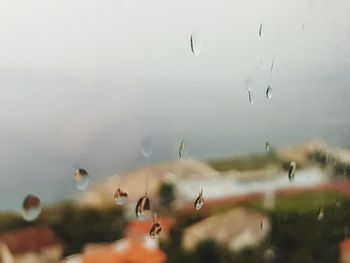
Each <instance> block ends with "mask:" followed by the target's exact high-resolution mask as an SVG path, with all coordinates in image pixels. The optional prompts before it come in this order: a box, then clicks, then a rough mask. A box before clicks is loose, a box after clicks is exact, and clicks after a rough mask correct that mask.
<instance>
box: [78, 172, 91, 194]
mask: <svg viewBox="0 0 350 263" xmlns="http://www.w3.org/2000/svg"><path fill="white" fill-rule="evenodd" d="M74 180H75V185H76V187H77V188H78V189H79V190H84V189H86V187H87V186H88V185H89V183H90V175H89V174H88V172H87V171H86V170H85V169H81V168H79V169H77V170H75V173H74Z"/></svg>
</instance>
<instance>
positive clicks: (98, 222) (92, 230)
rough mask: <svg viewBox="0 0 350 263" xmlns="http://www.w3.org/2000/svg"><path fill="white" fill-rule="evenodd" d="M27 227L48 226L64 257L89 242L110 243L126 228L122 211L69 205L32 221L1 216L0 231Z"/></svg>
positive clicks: (48, 210)
mask: <svg viewBox="0 0 350 263" xmlns="http://www.w3.org/2000/svg"><path fill="white" fill-rule="evenodd" d="M27 226H49V227H51V228H52V229H53V230H54V231H55V232H56V233H57V235H58V236H59V237H60V238H61V239H62V241H63V242H64V244H65V251H64V254H65V255H71V254H74V253H78V252H80V251H81V249H82V247H83V245H84V244H86V243H88V242H111V241H114V240H117V239H119V238H121V237H122V234H123V231H124V229H125V226H126V220H125V218H124V216H123V211H122V210H121V209H117V208H111V209H92V208H82V207H77V206H74V205H71V204H69V203H66V204H60V205H57V206H54V207H50V208H46V209H43V211H42V213H41V215H40V216H39V218H38V219H37V220H36V221H34V222H26V221H24V220H23V219H22V218H21V217H19V216H17V215H11V214H2V215H1V216H0V232H5V231H8V230H12V229H19V228H23V227H27Z"/></svg>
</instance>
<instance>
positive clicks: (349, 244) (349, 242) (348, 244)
mask: <svg viewBox="0 0 350 263" xmlns="http://www.w3.org/2000/svg"><path fill="white" fill-rule="evenodd" d="M339 247H340V251H349V250H350V238H348V239H345V240H343V241H342V242H340V244H339Z"/></svg>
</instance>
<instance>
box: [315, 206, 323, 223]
mask: <svg viewBox="0 0 350 263" xmlns="http://www.w3.org/2000/svg"><path fill="white" fill-rule="evenodd" d="M323 218H324V209H323V207H321V208H320V209H319V210H318V215H317V220H318V221H321V220H322V219H323Z"/></svg>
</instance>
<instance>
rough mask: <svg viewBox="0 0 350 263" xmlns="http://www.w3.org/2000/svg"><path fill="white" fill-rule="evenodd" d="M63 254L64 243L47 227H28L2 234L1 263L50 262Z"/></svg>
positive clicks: (0, 245)
mask: <svg viewBox="0 0 350 263" xmlns="http://www.w3.org/2000/svg"><path fill="white" fill-rule="evenodd" d="M62 255H63V244H62V242H61V240H60V239H59V238H58V237H57V236H56V234H55V233H54V232H53V231H52V230H51V229H50V228H47V227H40V228H39V227H28V228H24V229H19V230H14V231H10V232H7V233H4V234H1V235H0V262H1V263H41V262H42V263H50V262H57V261H58V260H60V259H61V257H62Z"/></svg>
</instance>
